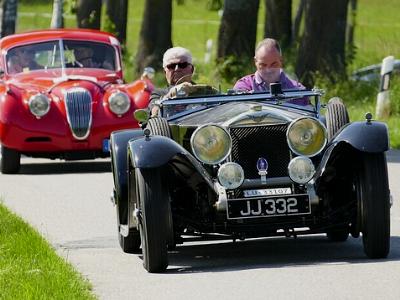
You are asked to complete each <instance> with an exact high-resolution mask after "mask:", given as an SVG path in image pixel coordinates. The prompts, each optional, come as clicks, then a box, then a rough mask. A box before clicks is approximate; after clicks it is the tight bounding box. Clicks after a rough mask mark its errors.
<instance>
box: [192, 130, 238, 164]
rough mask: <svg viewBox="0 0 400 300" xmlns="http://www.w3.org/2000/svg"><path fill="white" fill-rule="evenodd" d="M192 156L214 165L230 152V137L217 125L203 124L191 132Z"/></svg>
mask: <svg viewBox="0 0 400 300" xmlns="http://www.w3.org/2000/svg"><path fill="white" fill-rule="evenodd" d="M190 144H191V146H192V151H193V154H194V156H196V158H197V159H198V160H200V161H202V162H203V163H205V164H209V165H214V164H218V163H220V162H221V161H223V160H224V159H225V158H226V157H227V156H228V155H229V153H230V151H231V147H232V139H231V136H230V135H229V133H228V132H227V131H226V130H225V129H223V128H222V127H220V126H218V125H204V126H202V127H199V128H197V129H196V130H195V132H193V135H192V138H191V140H190Z"/></svg>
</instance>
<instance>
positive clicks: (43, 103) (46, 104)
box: [28, 94, 50, 118]
mask: <svg viewBox="0 0 400 300" xmlns="http://www.w3.org/2000/svg"><path fill="white" fill-rule="evenodd" d="M28 104H29V110H30V111H31V113H32V114H33V115H34V116H36V117H38V118H40V117H43V116H44V115H45V114H47V113H48V112H49V110H50V100H49V98H48V97H47V96H46V95H44V94H36V95H33V96H32V97H30V98H29V102H28Z"/></svg>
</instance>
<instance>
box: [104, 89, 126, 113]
mask: <svg viewBox="0 0 400 300" xmlns="http://www.w3.org/2000/svg"><path fill="white" fill-rule="evenodd" d="M108 106H109V108H110V110H111V111H112V112H113V113H114V114H116V115H123V114H124V113H126V112H127V111H128V110H129V108H130V107H131V100H130V99H129V96H128V95H127V94H125V93H123V92H114V93H112V94H111V96H110V98H108Z"/></svg>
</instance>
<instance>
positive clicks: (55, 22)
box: [50, 0, 64, 28]
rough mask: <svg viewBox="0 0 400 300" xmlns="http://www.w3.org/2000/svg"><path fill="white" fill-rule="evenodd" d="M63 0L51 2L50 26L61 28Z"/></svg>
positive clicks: (62, 22)
mask: <svg viewBox="0 0 400 300" xmlns="http://www.w3.org/2000/svg"><path fill="white" fill-rule="evenodd" d="M63 5H64V1H63V0H54V2H53V15H52V17H51V24H50V27H51V28H63V27H64V18H63Z"/></svg>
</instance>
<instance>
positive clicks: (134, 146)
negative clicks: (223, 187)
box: [128, 135, 215, 190]
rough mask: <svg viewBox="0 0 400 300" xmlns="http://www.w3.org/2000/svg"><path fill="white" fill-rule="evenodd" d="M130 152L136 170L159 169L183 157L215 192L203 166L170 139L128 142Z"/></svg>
mask: <svg viewBox="0 0 400 300" xmlns="http://www.w3.org/2000/svg"><path fill="white" fill-rule="evenodd" d="M128 152H129V153H128V155H129V159H130V163H131V164H132V166H133V167H134V168H158V167H162V166H164V165H166V164H168V163H169V162H170V161H171V159H172V158H173V157H174V156H176V155H180V156H183V157H185V158H186V160H187V161H188V162H189V163H190V164H191V165H192V166H193V167H194V168H195V169H196V170H197V172H199V174H200V175H201V176H202V177H203V178H204V180H205V181H206V182H207V183H208V185H209V186H210V187H211V188H212V189H213V190H215V188H214V183H213V180H212V178H211V176H210V175H209V173H208V172H207V170H206V169H205V168H204V167H203V166H202V164H201V163H200V162H199V161H198V160H197V159H196V158H195V157H194V156H193V155H192V154H191V153H189V152H188V151H187V150H186V149H185V148H183V147H182V146H181V145H179V144H178V143H177V142H175V141H174V140H172V139H170V138H168V137H165V136H160V135H150V136H145V137H142V138H137V139H134V140H132V139H131V140H130V141H129V142H128Z"/></svg>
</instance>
